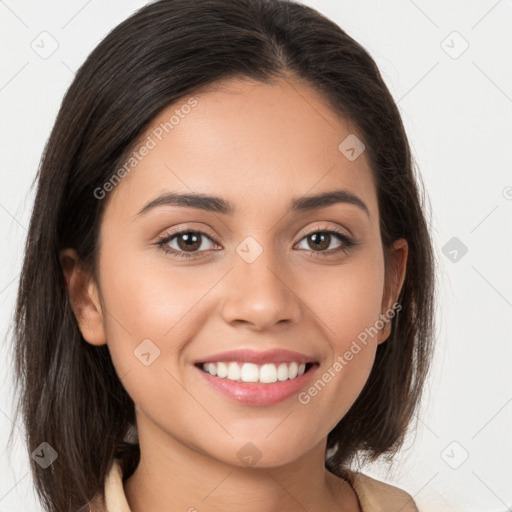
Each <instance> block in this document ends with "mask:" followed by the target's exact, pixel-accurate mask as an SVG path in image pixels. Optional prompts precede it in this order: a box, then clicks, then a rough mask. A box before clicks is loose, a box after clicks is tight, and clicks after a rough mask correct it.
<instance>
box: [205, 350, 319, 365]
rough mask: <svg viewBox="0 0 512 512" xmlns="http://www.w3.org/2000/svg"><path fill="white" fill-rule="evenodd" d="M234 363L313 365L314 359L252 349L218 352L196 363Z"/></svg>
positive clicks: (302, 355)
mask: <svg viewBox="0 0 512 512" xmlns="http://www.w3.org/2000/svg"><path fill="white" fill-rule="evenodd" d="M229 361H235V362H239V363H254V364H265V363H287V362H296V363H314V362H315V358H314V357H312V356H308V355H306V354H301V353H299V352H293V351H291V350H285V349H278V348H276V349H273V350H265V351H259V350H252V349H241V350H228V351H226V352H218V353H217V354H213V355H211V356H208V357H204V358H202V359H200V360H198V361H196V364H199V363H218V362H229Z"/></svg>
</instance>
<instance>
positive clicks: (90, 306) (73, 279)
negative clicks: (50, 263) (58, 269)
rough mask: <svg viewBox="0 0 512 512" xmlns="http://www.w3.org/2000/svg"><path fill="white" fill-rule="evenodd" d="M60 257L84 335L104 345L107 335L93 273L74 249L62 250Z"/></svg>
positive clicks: (87, 338)
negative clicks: (89, 271) (86, 267)
mask: <svg viewBox="0 0 512 512" xmlns="http://www.w3.org/2000/svg"><path fill="white" fill-rule="evenodd" d="M59 259H60V263H61V266H62V271H63V272H64V277H65V279H66V287H67V289H68V293H69V299H70V302H71V307H72V309H73V312H74V314H75V317H76V319H77V322H78V327H79V329H80V332H81V333H82V336H83V337H84V339H85V340H86V341H87V342H88V343H90V344H91V345H104V344H105V343H106V342H107V337H106V334H105V329H104V325H103V311H102V308H101V304H100V300H99V293H98V287H97V284H96V283H95V281H94V279H93V277H92V275H90V274H89V273H88V272H86V271H85V270H84V269H83V268H82V267H81V265H80V261H79V258H78V256H77V254H76V251H75V250H74V249H65V250H63V251H61V253H60V254H59Z"/></svg>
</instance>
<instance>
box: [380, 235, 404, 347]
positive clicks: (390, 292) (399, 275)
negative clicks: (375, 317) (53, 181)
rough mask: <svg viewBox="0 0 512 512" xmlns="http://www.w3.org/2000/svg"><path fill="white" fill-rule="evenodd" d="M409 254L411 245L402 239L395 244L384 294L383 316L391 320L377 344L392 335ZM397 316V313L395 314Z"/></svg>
mask: <svg viewBox="0 0 512 512" xmlns="http://www.w3.org/2000/svg"><path fill="white" fill-rule="evenodd" d="M408 253H409V244H408V243H407V240H405V239H404V238H400V239H398V240H396V241H395V242H394V243H393V246H392V248H391V254H390V259H391V261H390V262H389V271H388V273H387V275H386V276H385V285H384V294H383V299H382V305H381V308H382V311H381V314H382V315H384V316H386V317H387V318H389V319H388V320H387V321H386V322H385V323H384V327H383V328H382V329H381V331H380V332H379V334H378V337H377V343H379V344H380V343H383V342H384V341H386V340H387V339H388V338H389V335H390V334H391V324H392V318H393V316H394V314H392V310H393V305H394V304H395V303H396V301H397V299H398V297H399V295H400V292H401V290H402V286H403V284H404V281H405V274H406V268H407V256H408ZM395 314H396V313H395Z"/></svg>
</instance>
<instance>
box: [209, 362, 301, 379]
mask: <svg viewBox="0 0 512 512" xmlns="http://www.w3.org/2000/svg"><path fill="white" fill-rule="evenodd" d="M203 370H204V371H205V372H207V373H209V374H210V375H214V376H217V377H220V378H221V379H226V378H227V379H228V380H236V381H241V382H263V383H266V384H269V383H272V382H277V381H285V380H288V379H295V378H296V377H300V376H301V375H302V374H303V373H304V372H305V371H306V365H305V363H300V364H299V363H296V362H292V363H280V364H278V365H275V364H274V363H267V364H264V365H261V366H260V365H257V364H254V363H241V364H239V363H236V362H235V361H231V362H229V363H228V362H219V363H204V364H203Z"/></svg>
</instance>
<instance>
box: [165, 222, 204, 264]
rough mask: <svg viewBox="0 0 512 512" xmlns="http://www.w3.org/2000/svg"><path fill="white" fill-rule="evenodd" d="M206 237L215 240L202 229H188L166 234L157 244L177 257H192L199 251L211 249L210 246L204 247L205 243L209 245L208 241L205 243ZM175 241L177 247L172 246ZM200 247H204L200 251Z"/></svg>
mask: <svg viewBox="0 0 512 512" xmlns="http://www.w3.org/2000/svg"><path fill="white" fill-rule="evenodd" d="M205 238H206V239H207V240H209V241H210V242H213V240H212V238H210V237H209V236H208V235H207V234H206V233H203V232H202V231H193V230H191V229H186V230H183V231H178V232H175V233H173V234H171V235H165V236H164V237H163V238H161V239H160V240H159V241H158V242H157V243H156V245H157V246H159V247H161V248H162V250H163V251H164V252H165V253H167V254H171V256H173V257H175V258H191V257H194V256H195V255H196V253H197V252H204V251H205V250H208V249H209V247H206V248H205V247H204V246H205V245H206V246H208V245H209V244H208V243H206V244H204V243H203V240H204V239H205ZM173 243H175V244H176V245H177V247H176V246H175V247H174V248H173V247H170V245H171V244H173ZM200 248H202V250H200V251H199V250H198V249H200ZM188 253H190V254H188Z"/></svg>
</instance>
